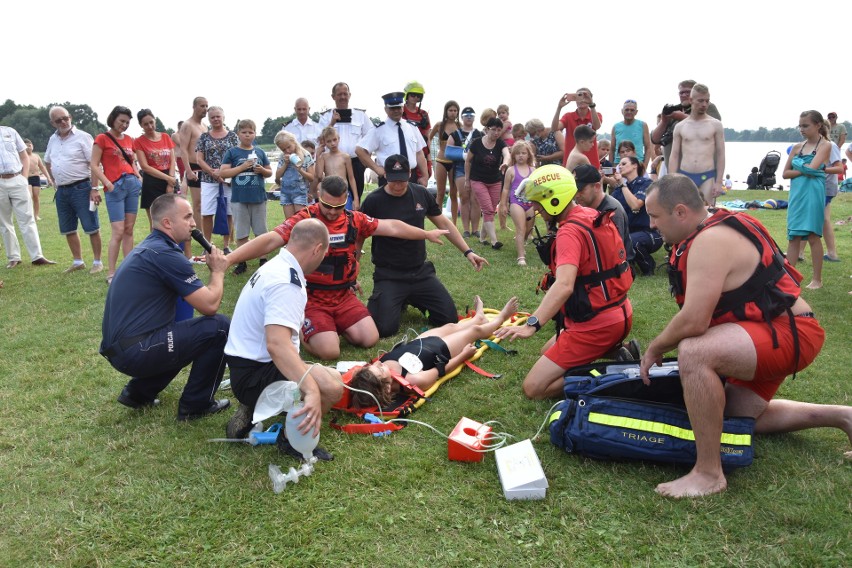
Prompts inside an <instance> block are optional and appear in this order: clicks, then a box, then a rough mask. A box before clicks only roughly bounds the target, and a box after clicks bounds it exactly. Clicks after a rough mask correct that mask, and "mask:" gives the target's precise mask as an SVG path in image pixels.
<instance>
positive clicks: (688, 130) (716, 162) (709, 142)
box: [667, 83, 725, 207]
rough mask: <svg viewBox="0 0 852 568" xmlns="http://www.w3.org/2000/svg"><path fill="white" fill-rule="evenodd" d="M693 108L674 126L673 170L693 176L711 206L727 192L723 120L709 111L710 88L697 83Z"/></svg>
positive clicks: (692, 95) (692, 97)
mask: <svg viewBox="0 0 852 568" xmlns="http://www.w3.org/2000/svg"><path fill="white" fill-rule="evenodd" d="M690 98H691V99H692V110H691V111H690V113H689V116H688V117H687V119H686V120H684V121H683V122H679V123H678V124H677V126H675V129H674V139H673V140H672V156H671V163H669V164H668V166H667V169H668V171H669V172H677V173H679V174H683V175H685V176H687V177H688V178H689V179H691V180H692V181H693V182H694V183H695V185H697V186H698V189H699V190H700V191H701V195H702V196H703V197H704V202H705V203H706V204H707V205H710V206H711V207H712V206H713V205H715V204H716V197H718V196H719V195H723V194H724V193H725V183H724V182H725V132H724V130H723V128H722V122H721V121H719V120H716V119H715V118H713V117H712V116H710V115H709V114H708V113H707V109H708V108H709V107H710V91H709V90H708V89H707V87H706V86H705V85H702V84H701V83H696V84H695V86H693V87H692V93H691V95H690Z"/></svg>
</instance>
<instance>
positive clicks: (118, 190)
mask: <svg viewBox="0 0 852 568" xmlns="http://www.w3.org/2000/svg"><path fill="white" fill-rule="evenodd" d="M132 117H133V114H132V113H131V112H130V109H129V108H127V107H123V106H117V107H115V108H113V109H112V112H110V113H109V116H108V117H107V126H109V130H107V131H106V132H104V133H102V134H98V136H97V137H96V138H95V144H94V146H92V159H91V161H90V163H89V165H90V167H91V170H92V179H93V180H95V179H97V180H99V181H100V182H101V184H103V186H104V200H105V201H106V206H107V212H108V213H109V223H110V228H111V229H112V234H111V235H110V238H109V249H108V259H109V264H108V268H109V271H108V273H107V284H109V283H111V282H112V277H113V275H115V265H116V264H117V262H118V250H119V248H120V249H121V250H122V251H123V252H124V256H125V257H126V256H127V255H128V254H130V251H132V250H133V227H134V226H135V225H136V214H137V213H138V212H139V193H140V192H141V190H142V177H141V176H140V175H139V171H138V170H137V169H136V163H135V162H134V160H133V156H134V153H133V138H131V137H130V136H127V135H125V134H124V132H125V130H127V127H128V126H130V120H131V119H132Z"/></svg>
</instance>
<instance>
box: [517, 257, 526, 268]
mask: <svg viewBox="0 0 852 568" xmlns="http://www.w3.org/2000/svg"><path fill="white" fill-rule="evenodd" d="M526 265H527V259H526V258H524V257H523V256H519V257H518V266H526Z"/></svg>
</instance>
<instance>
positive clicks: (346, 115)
mask: <svg viewBox="0 0 852 568" xmlns="http://www.w3.org/2000/svg"><path fill="white" fill-rule="evenodd" d="M335 112H336V113H337V114H339V115H340V120H338V121H337V122H352V109H351V108H339V109H335Z"/></svg>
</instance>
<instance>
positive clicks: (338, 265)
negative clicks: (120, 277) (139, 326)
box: [228, 176, 447, 360]
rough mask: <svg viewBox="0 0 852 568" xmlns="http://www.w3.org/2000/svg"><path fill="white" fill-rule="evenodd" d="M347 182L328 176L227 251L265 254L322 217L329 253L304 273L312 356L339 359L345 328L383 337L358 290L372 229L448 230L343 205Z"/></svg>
mask: <svg viewBox="0 0 852 568" xmlns="http://www.w3.org/2000/svg"><path fill="white" fill-rule="evenodd" d="M346 199H347V185H346V182H345V181H344V180H343V178H341V177H339V176H327V177H326V178H324V179H323V181H322V183H321V184H320V188H319V200H318V201H317V203H315V204H313V205H310V206H308V207H306V208H305V209H302V210H301V211H299V212H298V213H296V214H295V215H293V216H292V217H290V218H289V219H287V220H285V221H284V222H283V223H282V224H281V225H279V226H278V227H276V228H275V229H273V230H272V231H270V232H268V233H266V234H264V235H261V236H260V237H257V238H255V239H254V240H252V241H249V242H248V243H247V244H245V245H242V246H241V247H240V248H238V249H237V250H235V251H234V252H232V253H231V254H230V255H228V262H229V264H236V263H239V262H245V261H246V260H250V259H253V258H258V257H260V256H263V255H266V254H268V253H270V252H272V251H274V250H276V249H278V248H280V247H282V246H284V245H285V244H287V241H288V240H289V238H290V232H291V231H292V230H293V227H294V226H295V224H296V223H298V222H299V221H301V220H302V219H306V218H309V217H312V218H315V219H318V220H319V221H321V222H322V223H323V224H324V225H325V226H326V227H327V228H328V232H329V249H328V254H327V255H326V257H325V258H324V259H323V262H322V264H321V265H320V267H319V268H318V269H317V270H316V271H315V272H312V273H310V274H308V275H307V276H306V280H307V289H308V303H307V306H306V307H305V324H304V326H303V327H302V333H301V335H302V338H303V340H304V342H305V348H306V349H307V350H308V351H310V352H311V353H312V354H313V355H314V356H316V357H318V358H320V359H323V360H330V359H337V358H338V357H339V356H340V339H339V336H338V334H342V335H343V336H344V337H345V338H346V340H347V341H349V343H351V344H352V345H357V346H359V347H372V346H373V345H375V344H376V342H377V341H378V340H379V332H378V330H377V329H376V324H375V322H374V321H373V318H372V317H371V316H370V312H368V311H367V308H366V307H365V306H364V304H363V303H361V301H360V300H359V299H358V298H357V296H356V295H355V289H356V287H357V278H358V270H359V263H358V256H359V250H360V247H359V244H360V243H361V242H362V241H363V240H364V239H366V238H367V237H369V236H371V235H379V236H389V237H396V238H398V239H412V240H423V239H429V240H430V241H432V242H441V236H442V235H444V234H446V233H447V231H444V230H440V229H433V230H431V231H424V230H423V229H420V228H417V227H413V226H411V225H408V224H407V223H403V222H401V221H396V220H380V219H375V218H373V217H370V216H368V215H365V214H364V213H361V212H359V211H345V210H344V207H345V205H346Z"/></svg>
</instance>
